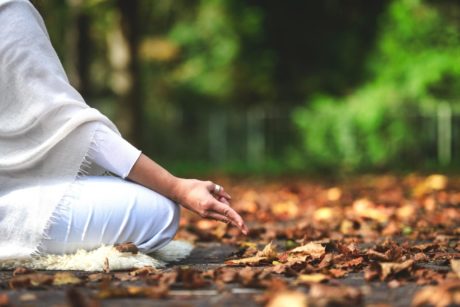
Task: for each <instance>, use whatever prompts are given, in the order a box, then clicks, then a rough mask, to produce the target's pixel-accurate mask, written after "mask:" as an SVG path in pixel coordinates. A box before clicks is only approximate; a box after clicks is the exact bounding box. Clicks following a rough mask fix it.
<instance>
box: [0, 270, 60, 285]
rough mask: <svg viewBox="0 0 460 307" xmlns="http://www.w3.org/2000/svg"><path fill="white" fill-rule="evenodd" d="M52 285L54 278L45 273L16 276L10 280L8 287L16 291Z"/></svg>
mask: <svg viewBox="0 0 460 307" xmlns="http://www.w3.org/2000/svg"><path fill="white" fill-rule="evenodd" d="M52 283H53V276H51V275H48V274H43V273H32V274H25V275H18V276H14V277H13V278H11V279H10V280H9V282H8V285H9V287H10V288H12V289H16V288H23V287H30V286H32V287H37V286H42V285H51V284H52Z"/></svg>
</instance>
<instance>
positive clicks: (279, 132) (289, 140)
mask: <svg viewBox="0 0 460 307" xmlns="http://www.w3.org/2000/svg"><path fill="white" fill-rule="evenodd" d="M291 113H292V110H289V109H283V108H273V107H272V108H256V109H249V110H244V111H241V110H239V111H236V110H230V111H229V110H213V111H207V112H196V113H192V114H190V113H188V114H187V121H186V122H183V123H181V124H180V125H178V126H176V127H175V128H174V131H171V135H175V138H174V140H165V139H162V141H161V140H159V142H158V143H157V144H156V145H155V146H156V148H155V149H154V152H155V153H156V154H158V155H159V156H161V157H163V160H168V161H178V160H179V161H207V162H211V163H212V164H215V165H221V164H225V163H228V162H232V161H240V162H242V163H246V164H248V165H258V164H263V162H264V161H265V160H266V159H267V158H273V157H275V158H276V157H277V158H280V157H283V154H284V153H285V152H286V150H287V149H288V148H300V147H301V144H300V142H301V138H300V133H299V131H298V130H297V128H296V127H295V125H294V124H293V122H292V116H291ZM411 116H413V117H414V122H415V123H416V126H417V130H418V131H419V135H418V136H417V137H418V138H420V141H419V146H420V148H419V149H418V150H417V159H421V160H423V161H429V162H432V163H434V164H438V165H440V166H448V165H450V164H453V163H458V164H459V165H460V158H459V157H460V111H457V110H453V109H452V107H451V106H450V105H449V104H440V105H439V106H438V108H437V110H434V111H433V112H428V113H419V114H413V115H411ZM183 117H185V115H184V116H183ZM168 141H169V143H168ZM391 141H392V140H388V142H391ZM402 159H404V157H402ZM406 159H407V160H410V159H412V157H406Z"/></svg>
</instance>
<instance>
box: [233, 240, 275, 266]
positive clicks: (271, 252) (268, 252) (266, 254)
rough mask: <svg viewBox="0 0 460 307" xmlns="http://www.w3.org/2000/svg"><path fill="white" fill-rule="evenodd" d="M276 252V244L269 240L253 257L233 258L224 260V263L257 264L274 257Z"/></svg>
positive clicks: (235, 264) (266, 261) (267, 261)
mask: <svg viewBox="0 0 460 307" xmlns="http://www.w3.org/2000/svg"><path fill="white" fill-rule="evenodd" d="M277 257H278V253H277V251H276V246H275V245H274V244H273V243H272V242H270V243H268V244H267V245H266V246H265V247H264V249H263V250H262V251H259V252H257V254H256V255H255V256H253V257H247V258H242V259H234V260H228V261H225V264H226V265H234V266H238V265H258V264H262V263H269V262H270V261H271V260H273V259H276V258H277Z"/></svg>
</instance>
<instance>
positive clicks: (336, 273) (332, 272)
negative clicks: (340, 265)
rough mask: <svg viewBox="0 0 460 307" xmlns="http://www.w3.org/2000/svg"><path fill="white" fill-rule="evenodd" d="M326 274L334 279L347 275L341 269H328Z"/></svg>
mask: <svg viewBox="0 0 460 307" xmlns="http://www.w3.org/2000/svg"><path fill="white" fill-rule="evenodd" d="M328 272H329V274H330V275H331V276H332V277H334V278H341V277H344V276H345V275H347V271H345V270H341V269H330V270H329V271H328Z"/></svg>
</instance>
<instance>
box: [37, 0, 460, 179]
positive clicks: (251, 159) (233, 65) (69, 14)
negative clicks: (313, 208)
mask: <svg viewBox="0 0 460 307" xmlns="http://www.w3.org/2000/svg"><path fill="white" fill-rule="evenodd" d="M33 2H34V4H35V5H36V6H37V7H38V9H39V10H40V12H41V13H42V15H43V16H44V19H45V22H46V24H47V28H48V30H49V32H50V36H51V39H52V42H53V44H54V46H55V48H56V49H57V52H58V54H59V56H60V57H61V59H62V60H63V62H64V66H65V68H66V70H67V72H68V74H69V76H70V80H71V82H72V83H73V84H74V85H75V86H76V87H77V89H78V90H79V91H80V92H81V93H82V95H83V96H84V97H85V99H86V101H87V102H88V104H90V105H91V106H94V107H96V108H99V109H101V110H102V111H103V112H104V113H105V114H107V115H108V116H109V117H110V118H111V119H113V120H114V121H115V122H116V123H117V124H118V126H119V127H120V129H121V131H122V133H123V134H124V135H125V136H126V137H128V138H130V140H132V141H135V142H136V144H137V145H138V146H139V147H140V148H142V150H143V151H144V152H145V153H147V154H149V155H150V156H152V157H154V158H155V159H156V160H157V161H159V162H160V163H162V164H164V165H166V166H167V167H170V166H173V165H179V166H178V169H179V168H180V169H190V168H191V169H194V170H198V169H200V170H205V169H209V168H215V167H219V168H220V169H223V170H225V171H229V170H232V169H234V170H237V171H238V172H244V171H245V170H246V171H248V172H253V171H254V172H259V171H267V170H268V171H270V170H274V171H275V172H282V171H283V170H302V171H303V170H305V169H310V170H312V169H315V168H317V169H324V168H327V169H337V168H339V169H341V170H343V169H345V170H360V169H365V170H368V169H371V168H372V169H382V168H391V167H392V168H396V169H397V168H399V167H400V166H401V165H405V166H409V167H419V166H421V165H422V164H425V163H429V162H431V160H436V158H437V152H436V133H437V130H436V129H437V127H436V124H437V122H436V110H437V106H438V105H440V104H449V105H451V106H452V107H453V108H454V109H455V108H457V106H459V107H460V104H458V100H459V99H458V98H459V97H460V63H459V61H458V55H459V54H460V53H459V51H460V50H459V49H460V38H459V34H458V33H459V30H460V23H459V20H460V13H459V12H460V4H459V3H458V1H457V0H373V1H368V0H349V1H346V2H344V1H341V0H324V1H298V0H286V1H277V0H187V1H177V0H162V1H150V0H137V1H132V0H66V1H62V0H46V1H45V0H33ZM454 130H455V129H454ZM459 133H460V130H459ZM454 137H455V135H454ZM433 143H434V144H433ZM459 148H460V147H459Z"/></svg>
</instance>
